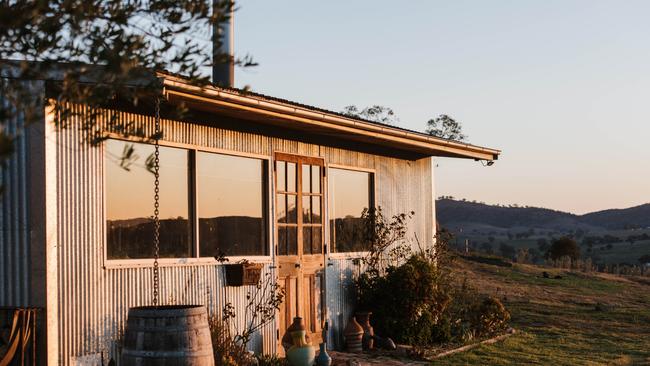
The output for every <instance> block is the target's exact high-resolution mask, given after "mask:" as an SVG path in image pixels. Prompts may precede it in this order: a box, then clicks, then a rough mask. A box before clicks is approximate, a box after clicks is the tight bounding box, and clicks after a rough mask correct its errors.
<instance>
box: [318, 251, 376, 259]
mask: <svg viewBox="0 0 650 366" xmlns="http://www.w3.org/2000/svg"><path fill="white" fill-rule="evenodd" d="M368 253H370V252H337V253H329V254H328V255H327V259H328V260H330V259H361V258H364V257H366V256H367V255H368Z"/></svg>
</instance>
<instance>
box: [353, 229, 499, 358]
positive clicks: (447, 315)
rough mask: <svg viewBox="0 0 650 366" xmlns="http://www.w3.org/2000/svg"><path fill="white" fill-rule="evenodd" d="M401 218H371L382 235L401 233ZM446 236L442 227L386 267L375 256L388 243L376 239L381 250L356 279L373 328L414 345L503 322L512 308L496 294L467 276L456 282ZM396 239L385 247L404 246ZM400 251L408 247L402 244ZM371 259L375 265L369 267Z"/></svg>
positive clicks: (460, 337) (467, 335)
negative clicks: (481, 290)
mask: <svg viewBox="0 0 650 366" xmlns="http://www.w3.org/2000/svg"><path fill="white" fill-rule="evenodd" d="M402 218H403V217H402V216H399V217H398V218H397V219H394V220H393V223H394V225H390V224H387V223H386V220H376V221H374V222H375V224H376V225H377V226H378V228H377V229H376V232H377V233H382V235H380V237H383V238H402V239H403V238H404V236H405V232H404V231H403V230H404V226H403V225H401V224H400V222H403V221H402V220H401V219H402ZM450 239H451V236H450V235H449V234H448V233H447V232H445V231H444V230H441V231H440V232H439V233H438V234H437V235H436V238H435V243H436V245H435V246H434V247H433V248H431V247H428V248H423V247H420V250H419V251H418V252H416V253H411V254H410V256H409V257H408V258H407V259H406V260H405V261H401V262H397V263H391V264H389V265H387V266H386V267H384V266H382V265H378V263H382V262H381V260H377V259H376V258H382V256H384V255H387V254H386V252H387V251H386V248H387V247H391V245H392V244H391V245H388V246H384V245H381V244H380V245H376V246H375V248H376V249H378V250H381V251H380V252H378V253H373V252H371V253H369V255H368V257H370V258H371V260H367V263H369V264H370V265H369V266H368V271H366V272H365V273H362V274H361V275H360V276H359V278H358V279H357V282H356V285H357V290H358V295H359V299H358V300H359V302H358V306H359V308H360V309H362V310H364V311H372V312H373V319H374V323H375V330H376V332H377V334H382V335H386V336H390V337H392V338H394V339H395V340H396V341H397V342H400V343H407V344H410V345H412V346H415V347H427V346H431V345H433V344H438V343H445V342H449V341H460V342H465V341H469V340H471V339H474V338H476V337H480V336H484V335H490V334H494V333H495V332H498V331H499V330H502V329H504V327H505V326H507V322H508V320H509V318H510V314H509V313H508V312H507V310H506V309H505V307H504V306H503V304H501V303H500V302H499V301H498V299H494V298H485V297H482V296H480V295H479V294H478V292H477V291H475V290H474V289H472V288H471V287H470V286H469V285H468V283H467V280H464V281H463V282H462V285H461V286H457V285H456V283H457V282H458V281H456V279H454V278H453V276H452V272H451V270H450V265H451V262H452V261H453V260H455V258H456V256H455V254H454V253H453V252H452V251H451V250H449V249H448V242H449V240H450ZM390 241H391V240H386V241H383V242H384V243H385V242H390ZM378 242H379V243H382V241H378ZM416 242H418V241H417V238H416ZM393 243H395V242H393ZM399 243H400V244H397V245H395V246H392V247H391V249H390V250H388V252H390V251H391V250H395V249H396V248H397V247H404V246H405V244H404V243H403V240H400V241H399ZM418 245H419V242H418ZM403 253H410V252H409V251H408V250H404V251H403ZM373 258H374V259H373ZM373 264H377V265H375V266H374V267H373V266H372V265H373Z"/></svg>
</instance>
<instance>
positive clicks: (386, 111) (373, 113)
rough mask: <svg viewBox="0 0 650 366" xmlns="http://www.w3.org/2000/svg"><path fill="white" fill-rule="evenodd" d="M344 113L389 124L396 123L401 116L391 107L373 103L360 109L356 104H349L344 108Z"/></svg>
mask: <svg viewBox="0 0 650 366" xmlns="http://www.w3.org/2000/svg"><path fill="white" fill-rule="evenodd" d="M342 113H343V114H345V115H348V116H351V117H357V118H361V119H365V120H368V121H373V122H379V123H385V124H387V125H394V124H397V123H399V118H398V117H397V115H396V114H395V112H393V110H392V109H391V108H389V107H384V106H381V105H373V106H370V107H366V108H363V109H359V108H358V107H357V106H355V105H349V106H347V107H345V108H343V111H342Z"/></svg>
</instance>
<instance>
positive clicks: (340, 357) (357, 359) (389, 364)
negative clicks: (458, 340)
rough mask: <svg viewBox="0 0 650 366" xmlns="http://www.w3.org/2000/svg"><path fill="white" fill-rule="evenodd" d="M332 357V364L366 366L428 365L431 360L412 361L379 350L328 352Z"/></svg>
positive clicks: (338, 365) (337, 365)
mask: <svg viewBox="0 0 650 366" xmlns="http://www.w3.org/2000/svg"><path fill="white" fill-rule="evenodd" d="M328 353H329V355H330V357H332V366H367V365H385V366H398V365H413V366H423V365H429V364H431V362H430V361H429V362H427V361H414V360H409V359H407V358H398V357H391V356H392V355H391V356H388V355H386V354H383V353H379V352H370V353H368V352H364V353H346V352H336V351H331V352H328Z"/></svg>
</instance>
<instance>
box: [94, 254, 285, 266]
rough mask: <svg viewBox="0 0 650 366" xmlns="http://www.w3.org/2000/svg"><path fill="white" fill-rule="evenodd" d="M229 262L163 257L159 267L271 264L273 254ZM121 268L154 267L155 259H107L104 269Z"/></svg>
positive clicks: (159, 261) (234, 258)
mask: <svg viewBox="0 0 650 366" xmlns="http://www.w3.org/2000/svg"><path fill="white" fill-rule="evenodd" d="M227 259H228V261H227V262H219V261H217V260H216V259H214V258H162V259H159V260H158V266H159V267H192V266H209V265H213V266H218V265H222V264H232V263H237V262H239V261H242V260H247V261H249V262H251V263H263V264H271V263H273V260H272V258H271V256H237V257H227ZM121 268H153V259H107V260H105V261H104V269H121Z"/></svg>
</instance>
